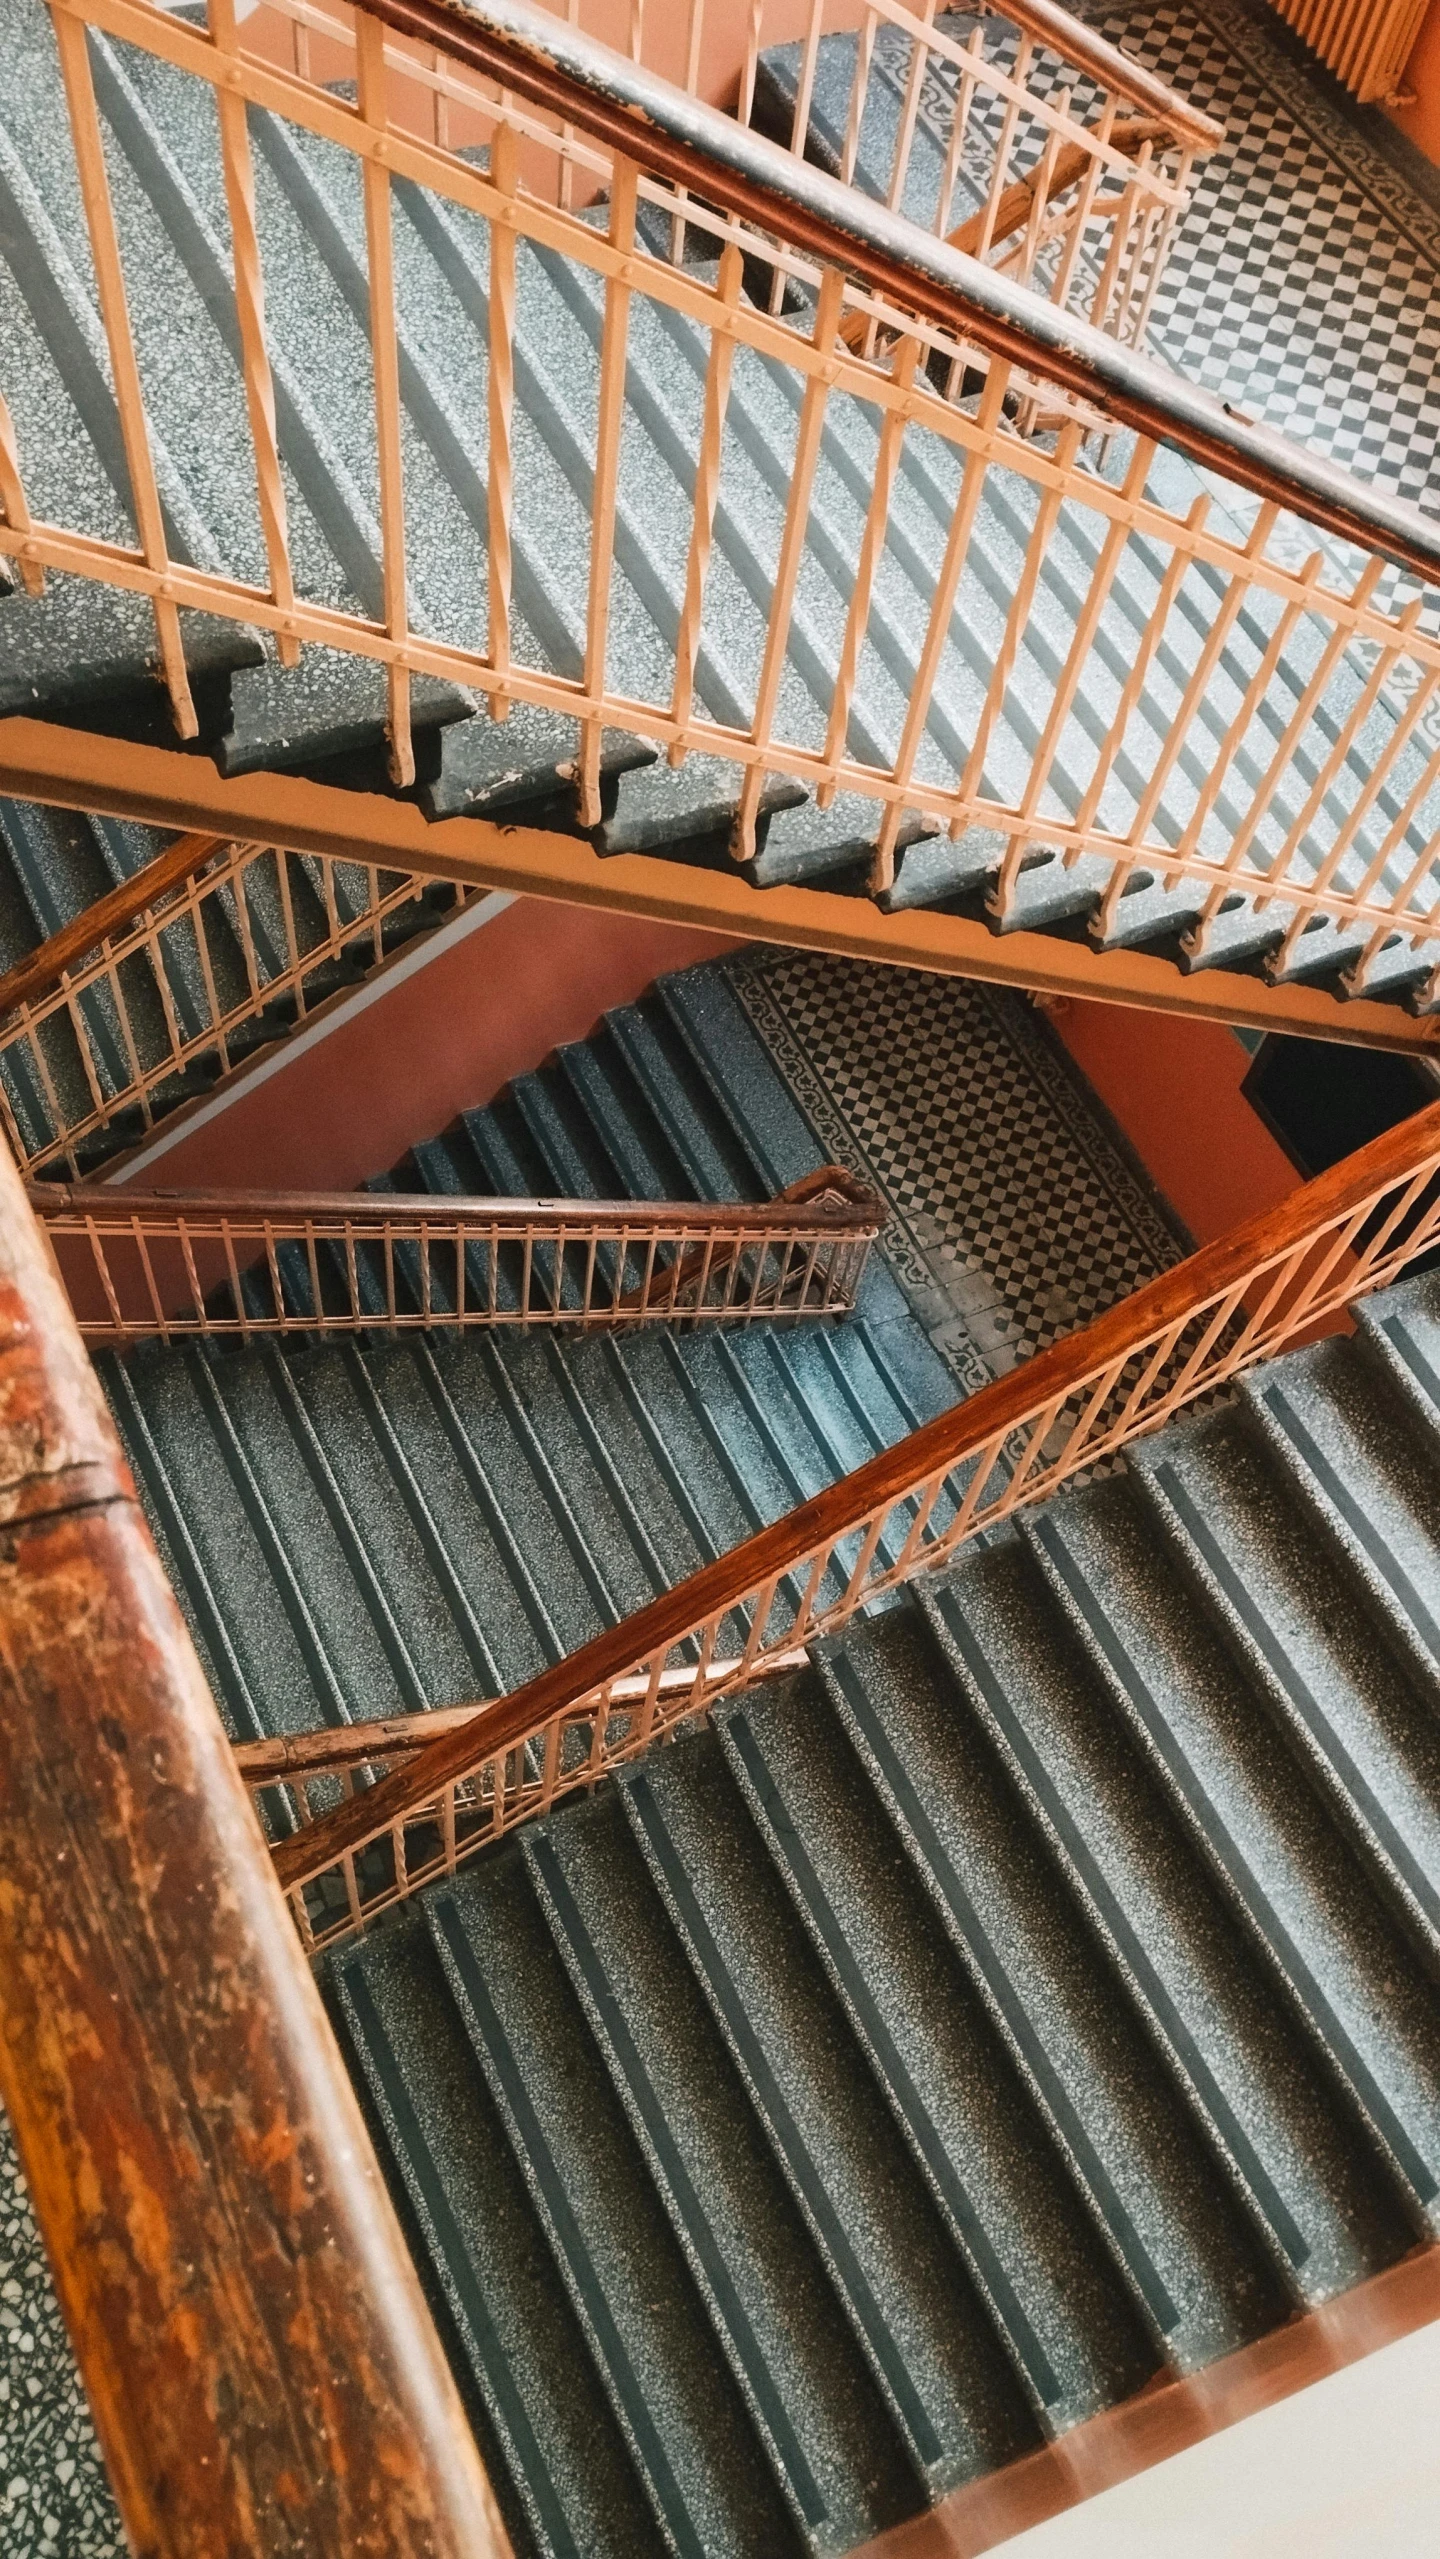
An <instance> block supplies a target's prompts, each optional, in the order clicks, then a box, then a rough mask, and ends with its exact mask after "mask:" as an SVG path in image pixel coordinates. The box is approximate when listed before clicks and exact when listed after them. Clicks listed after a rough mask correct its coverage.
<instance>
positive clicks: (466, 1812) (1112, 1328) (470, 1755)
mask: <svg viewBox="0 0 1440 2559" xmlns="http://www.w3.org/2000/svg"><path fill="white" fill-rule="evenodd" d="M1437 1234H1440V1104H1437V1105H1435V1106H1434V1107H1433V1108H1431V1109H1428V1110H1426V1111H1424V1112H1422V1113H1420V1114H1419V1115H1418V1116H1417V1117H1415V1118H1414V1119H1411V1120H1407V1121H1405V1122H1404V1123H1403V1124H1402V1125H1401V1126H1400V1127H1398V1128H1396V1129H1393V1130H1391V1131H1390V1132H1389V1133H1388V1134H1387V1135H1385V1136H1383V1137H1381V1138H1377V1139H1376V1140H1375V1142H1374V1143H1373V1144H1372V1145H1370V1146H1367V1147H1365V1148H1362V1149H1361V1150H1360V1152H1359V1153H1358V1154H1356V1155H1353V1156H1351V1157H1350V1158H1349V1159H1348V1160H1347V1161H1346V1162H1345V1163H1343V1164H1341V1165H1339V1166H1337V1167H1336V1168H1335V1169H1334V1170H1333V1171H1332V1172H1329V1173H1325V1174H1322V1175H1321V1176H1320V1178H1319V1179H1318V1180H1316V1181H1314V1182H1311V1183H1309V1184H1307V1185H1306V1186H1305V1187H1304V1188H1303V1189H1301V1190H1298V1191H1296V1192H1295V1194H1294V1195H1293V1197H1292V1198H1290V1199H1288V1200H1287V1201H1285V1202H1284V1204H1283V1205H1282V1206H1281V1207H1280V1208H1278V1209H1275V1210H1272V1211H1269V1212H1267V1213H1266V1214H1265V1215H1264V1216H1262V1217H1258V1218H1254V1219H1252V1220H1250V1221H1249V1222H1248V1223H1247V1224H1245V1225H1243V1226H1241V1227H1238V1228H1236V1229H1235V1231H1234V1232H1233V1233H1231V1234H1230V1235H1227V1236H1225V1237H1224V1238H1222V1239H1221V1240H1220V1241H1219V1242H1217V1243H1214V1244H1209V1245H1206V1246H1205V1247H1204V1248H1203V1249H1202V1250H1201V1251H1200V1252H1198V1253H1196V1254H1194V1255H1192V1256H1191V1258H1190V1259H1189V1260H1188V1261H1185V1262H1182V1263H1180V1264H1179V1265H1178V1266H1177V1267H1176V1268H1175V1269H1174V1270H1172V1271H1168V1272H1166V1273H1165V1274H1164V1275H1163V1277H1161V1278H1160V1279H1157V1280H1154V1281H1152V1282H1151V1283H1150V1284H1149V1285H1148V1286H1147V1287H1145V1288H1142V1289H1139V1290H1137V1292H1136V1293H1135V1295H1134V1296H1132V1297H1129V1298H1126V1299H1124V1300H1123V1301H1122V1302H1121V1304H1120V1305H1118V1306H1115V1307H1112V1308H1111V1309H1110V1311H1109V1313H1108V1314H1105V1315H1102V1316H1100V1317H1099V1318H1098V1319H1097V1321H1096V1322H1094V1323H1093V1324H1089V1325H1087V1326H1085V1327H1084V1328H1083V1329H1082V1330H1081V1331H1079V1332H1076V1333H1072V1334H1071V1335H1070V1336H1069V1337H1068V1338H1067V1339H1066V1340H1064V1341H1062V1342H1057V1343H1056V1344H1055V1345H1054V1346H1053V1347H1052V1348H1051V1349H1050V1350H1048V1351H1044V1352H1042V1353H1041V1354H1040V1355H1039V1356H1038V1357H1037V1358H1035V1359H1032V1360H1029V1361H1027V1362H1025V1363H1024V1364H1023V1365H1022V1366H1020V1367H1018V1368H1016V1369H1013V1370H1012V1371H1011V1372H1010V1374H1009V1375H1008V1376H1007V1377H1003V1378H1001V1379H999V1380H998V1381H997V1382H996V1383H995V1384H994V1385H991V1386H987V1387H984V1388H983V1389H982V1390H981V1391H980V1392H979V1393H978V1394H976V1395H972V1396H971V1397H969V1398H968V1400H967V1401H966V1402H965V1403H963V1404H959V1405H957V1406H956V1407H955V1408H954V1409H953V1410H952V1411H950V1412H947V1413H943V1414H941V1415H940V1416H939V1418H938V1419H937V1420H935V1421H933V1422H930V1423H927V1424H926V1425H925V1426H924V1427H923V1428H922V1429H920V1430H917V1431H915V1432H912V1433H911V1435H910V1436H909V1437H908V1438H906V1439H903V1440H901V1441H900V1442H899V1443H898V1444H897V1445H896V1446H895V1447H894V1448H891V1449H889V1450H887V1451H886V1452H884V1453H883V1454H882V1455H881V1456H879V1457H876V1458H873V1459H872V1460H871V1461H870V1462H869V1463H868V1464H867V1465H865V1466H862V1467H860V1468H858V1469H857V1470H856V1472H855V1473H854V1474H852V1475H848V1476H846V1477H844V1478H843V1479H842V1480H841V1481H840V1482H839V1483H836V1484H833V1485H832V1486H831V1487H830V1488H829V1490H828V1491H827V1492H824V1493H821V1494H818V1495H817V1496H816V1497H815V1498H814V1499H813V1500H811V1501H808V1502H805V1503H803V1504H802V1505H801V1506H800V1507H799V1508H798V1509H797V1510H793V1511H790V1512H788V1513H787V1514H786V1515H785V1516H784V1517H783V1518H781V1519H778V1520H776V1521H775V1522H774V1523H773V1525H772V1526H770V1527H769V1528H765V1529H762V1530H761V1531H760V1532H759V1533H758V1534H757V1535H756V1536H754V1537H751V1538H748V1539H747V1540H746V1541H745V1542H744V1543H743V1544H742V1545H740V1546H737V1547H736V1548H735V1549H734V1550H733V1551H732V1552H731V1553H730V1554H728V1555H725V1556H722V1557H720V1558H719V1560H718V1561H717V1562H715V1563H713V1564H710V1565H706V1566H705V1567H704V1568H703V1569H702V1570H701V1571H699V1572H698V1573H695V1574H692V1575H691V1577H690V1578H689V1579H688V1580H687V1581H684V1582H682V1583H680V1584H679V1585H678V1586H677V1588H676V1589H674V1590H673V1591H670V1592H668V1593H667V1594H666V1595H665V1596H664V1597H662V1598H660V1599H657V1600H655V1601H654V1602H652V1604H651V1605H650V1606H649V1607H647V1608H644V1609H642V1610H641V1611H639V1613H638V1614H637V1615H636V1616H634V1617H631V1618H628V1619H626V1620H625V1621H624V1623H623V1624H621V1625H618V1626H614V1627H611V1628H610V1629H608V1630H607V1631H606V1632H605V1633H603V1634H601V1635H598V1636H596V1637H595V1638H594V1639H593V1640H592V1641H591V1642H590V1643H588V1644H585V1645H583V1646H582V1647H581V1648H580V1649H579V1651H577V1652H575V1653H573V1654H571V1655H570V1656H569V1657H568V1659H566V1660H565V1661H562V1662H559V1663H557V1664H556V1665H555V1666H554V1667H553V1668H552V1669H550V1670H547V1671H544V1672H542V1673H541V1674H540V1676H539V1677H538V1678H536V1679H533V1680H531V1681H530V1682H529V1683H528V1685H527V1686H526V1687H524V1688H522V1689H520V1690H518V1691H517V1692H516V1693H515V1694H514V1695H513V1696H511V1697H507V1698H501V1699H496V1700H493V1701H491V1702H489V1703H487V1704H484V1705H478V1706H476V1707H475V1708H474V1709H473V1710H472V1711H471V1712H470V1713H469V1715H465V1714H456V1713H453V1712H452V1713H449V1714H448V1715H447V1717H446V1721H445V1724H444V1726H443V1728H437V1729H436V1733H435V1737H434V1738H433V1739H431V1740H429V1741H428V1742H427V1741H426V1740H425V1738H424V1734H423V1730H422V1729H421V1728H422V1727H423V1723H424V1718H423V1717H421V1718H407V1719H406V1720H405V1727H404V1731H403V1733H401V1732H400V1731H399V1730H397V1732H396V1735H395V1740H394V1745H393V1758H392V1756H391V1752H390V1751H389V1750H387V1748H386V1747H385V1746H384V1735H383V1732H382V1733H381V1734H380V1735H378V1736H376V1739H375V1744H374V1747H373V1748H368V1747H367V1749H366V1752H365V1756H364V1759H363V1761H361V1762H360V1763H359V1764H357V1762H356V1760H355V1758H354V1756H353V1755H352V1754H351V1752H350V1751H349V1750H348V1749H347V1747H346V1742H345V1737H344V1736H340V1737H339V1738H338V1742H336V1743H335V1745H334V1747H333V1748H332V1753H331V1756H330V1757H329V1759H328V1760H327V1758H326V1756H325V1750H324V1744H323V1739H322V1738H321V1737H317V1740H316V1746H315V1749H314V1751H313V1754H312V1755H311V1756H308V1757H305V1756H304V1755H303V1754H302V1758H301V1760H297V1762H296V1770H297V1773H300V1774H303V1779H304V1783H303V1785H300V1786H294V1785H292V1786H291V1788H290V1790H289V1792H288V1794H287V1795H286V1796H285V1799H284V1808H283V1820H284V1823H285V1824H286V1825H287V1826H288V1825H289V1824H291V1823H293V1824H294V1825H295V1827H294V1828H293V1829H292V1830H291V1832H290V1835H289V1836H287V1837H284V1838H282V1839H280V1840H278V1842H277V1844H276V1847H275V1851H274V1855H275V1863H276V1868H277V1871H278V1873H279V1875H280V1879H281V1881H282V1883H283V1885H284V1887H285V1890H286V1891H287V1892H288V1893H289V1895H290V1898H291V1903H292V1906H293V1908H294V1910H295V1915H296V1919H297V1921H298V1923H299V1927H300V1931H301V1934H302V1936H303V1938H304V1940H305V1942H306V1944H307V1945H310V1946H320V1945H326V1944H329V1943H331V1942H333V1941H334V1940H336V1939H338V1938H341V1937H344V1936H346V1935H348V1934H349V1933H350V1932H351V1931H353V1930H354V1929H355V1928H357V1927H359V1926H361V1925H362V1924H363V1923H364V1922H365V1921H366V1920H367V1919H368V1918H369V1917H370V1916H371V1915H372V1913H374V1912H376V1911H379V1910H381V1909H384V1908H386V1907H388V1906H389V1905H390V1904H391V1903H393V1902H395V1901H398V1900H402V1899H403V1898H404V1897H405V1896H406V1895H407V1894H408V1893H411V1892H414V1891H415V1890H417V1889H418V1887H419V1886H421V1885H422V1884H424V1883H427V1882H429V1881H430V1880H431V1879H432V1878H434V1877H436V1876H439V1875H443V1874H449V1873H451V1872H453V1870H454V1868H455V1867H456V1865H457V1864H458V1863H460V1862H461V1861H462V1860H463V1859H464V1858H466V1857H469V1856H473V1855H475V1854H476V1853H477V1851H479V1850H481V1849H483V1848H485V1847H486V1846H487V1845H488V1844H489V1843H490V1842H491V1841H493V1840H496V1839H499V1838H501V1837H503V1836H504V1834H505V1833H506V1832H507V1831H509V1830H511V1829H513V1828H514V1827H515V1826H516V1825H517V1824H518V1823H520V1822H523V1821H528V1820H530V1819H531V1818H533V1816H534V1815H536V1814H537V1813H543V1812H546V1811H548V1810H549V1808H550V1806H551V1805H552V1804H554V1803H556V1802H558V1801H559V1800H560V1799H561V1798H562V1797H563V1796H564V1795H566V1794H568V1793H571V1792H573V1791H574V1790H575V1789H576V1788H577V1787H584V1786H589V1785H593V1784H594V1782H595V1780H596V1779H597V1778H599V1777H601V1776H603V1775H604V1774H605V1773H606V1772H607V1771H608V1770H611V1769H614V1768H618V1767H620V1766H622V1765H623V1764H624V1763H625V1762H626V1761H629V1760H632V1759H635V1758H637V1757H638V1756H639V1755H640V1754H641V1753H642V1752H644V1751H646V1750H648V1749H649V1748H651V1746H652V1745H653V1744H654V1743H655V1742H657V1741H659V1740H661V1739H662V1738H663V1737H664V1736H665V1735H666V1734H667V1733H671V1732H673V1731H674V1730H675V1729H676V1727H677V1726H679V1725H681V1724H683V1723H684V1722H685V1721H686V1720H687V1718H689V1717H691V1716H693V1715H696V1714H698V1713H701V1712H703V1711H704V1710H706V1709H707V1708H709V1707H711V1706H713V1705H714V1704H715V1703H716V1702H717V1701H718V1700H719V1699H720V1698H722V1697H725V1696H729V1695H733V1694H735V1693H736V1692H737V1691H739V1690H741V1689H743V1688H745V1687H748V1686H749V1685H751V1684H752V1683H753V1682H754V1681H756V1680H760V1679H763V1678H766V1677H768V1676H770V1675H771V1674H773V1673H774V1672H775V1671H776V1670H777V1669H779V1668H782V1667H786V1668H788V1667H791V1666H793V1664H794V1662H795V1660H796V1658H797V1656H798V1655H799V1653H800V1652H801V1651H802V1650H803V1648H804V1647H805V1646H806V1645H808V1644H810V1643H813V1642H814V1641H815V1640H816V1639H817V1638H819V1637H820V1636H823V1635H827V1634H832V1633H834V1632H835V1631H836V1630H837V1629H838V1628H840V1627H842V1626H844V1625H845V1624H846V1623H847V1622H848V1621H849V1620H850V1619H851V1618H852V1617H854V1616H855V1614H856V1613H857V1611H859V1610H860V1609H863V1608H865V1607H867V1606H868V1605H869V1604H870V1603H871V1602H872V1601H874V1600H876V1599H878V1598H879V1597H880V1596H881V1595H882V1594H883V1593H885V1592H887V1591H891V1590H895V1589H897V1588H899V1587H900V1586H901V1585H903V1584H904V1583H906V1582H909V1581H912V1580H914V1579H915V1578H917V1577H918V1576H919V1575H921V1574H925V1573H933V1572H936V1571H939V1570H941V1569H943V1567H944V1566H945V1565H947V1564H948V1563H950V1562H951V1560H952V1559H953V1558H954V1557H955V1556H956V1555H957V1554H958V1553H959V1552H960V1549H961V1548H962V1547H963V1546H964V1544H965V1543H966V1541H967V1539H969V1538H971V1537H973V1536H975V1535H976V1534H977V1533H978V1532H979V1531H980V1530H981V1529H984V1528H989V1527H991V1526H993V1525H994V1524H995V1523H996V1522H997V1521H1000V1520H1003V1519H1005V1518H1007V1517H1008V1516H1009V1515H1010V1513H1011V1512H1013V1511H1016V1510H1018V1509H1020V1508H1021V1507H1022V1506H1026V1505H1029V1504H1031V1503H1034V1502H1038V1501H1041V1500H1043V1499H1044V1498H1045V1497H1046V1496H1047V1495H1049V1494H1051V1493H1054V1492H1056V1491H1057V1490H1058V1489H1059V1488H1060V1486H1062V1485H1063V1484H1065V1483H1067V1482H1070V1481H1072V1480H1073V1479H1074V1478H1075V1477H1076V1476H1078V1475H1081V1474H1084V1473H1087V1472H1088V1471H1089V1470H1091V1469H1093V1468H1094V1467H1096V1466H1097V1465H1100V1464H1102V1463H1103V1462H1105V1461H1106V1460H1107V1459H1113V1458H1115V1457H1116V1456H1118V1455H1119V1454H1120V1452H1121V1451H1123V1450H1124V1449H1125V1448H1126V1446H1127V1445H1128V1444H1129V1443H1130V1442H1131V1441H1133V1440H1135V1439H1137V1438H1139V1437H1140V1436H1141V1435H1142V1434H1144V1433H1146V1432H1149V1431H1153V1430H1156V1429H1158V1428H1159V1427H1160V1425H1161V1424H1162V1423H1164V1422H1166V1421H1168V1420H1169V1419H1170V1418H1171V1417H1172V1415H1174V1414H1176V1413H1179V1412H1182V1411H1183V1410H1184V1409H1185V1408H1186V1407H1187V1406H1188V1405H1190V1404H1193V1403H1194V1402H1195V1400H1196V1399H1197V1397H1200V1396H1203V1395H1210V1394H1213V1393H1214V1392H1215V1391H1216V1390H1217V1389H1218V1388H1222V1387H1224V1386H1226V1385H1228V1384H1229V1383H1230V1381H1231V1380H1232V1379H1234V1378H1236V1377H1238V1376H1240V1375H1241V1374H1242V1373H1243V1372H1244V1371H1245V1370H1246V1369H1249V1368H1253V1367H1254V1366H1255V1365H1256V1363H1257V1362H1258V1361H1260V1360H1263V1359H1267V1358H1269V1357H1270V1356H1271V1355H1272V1354H1273V1353H1275V1352H1277V1351H1280V1350H1283V1349H1285V1348H1286V1346H1287V1345H1288V1344H1290V1343H1293V1342H1295V1341H1296V1340H1299V1339H1303V1338H1305V1337H1306V1336H1307V1335H1308V1334H1310V1333H1311V1332H1312V1331H1313V1330H1314V1329H1315V1328H1316V1327H1317V1326H1323V1325H1324V1324H1325V1323H1327V1322H1333V1321H1334V1320H1335V1319H1336V1318H1337V1317H1339V1316H1340V1315H1341V1314H1342V1312H1343V1310H1344V1308H1345V1307H1346V1306H1347V1305H1348V1304H1349V1303H1350V1302H1351V1301H1352V1300H1353V1299H1355V1298H1356V1297H1359V1296H1363V1295H1364V1294H1365V1293H1366V1292H1367V1291H1369V1290H1372V1289H1376V1288H1380V1287H1383V1286H1385V1285H1386V1283H1387V1282H1388V1281H1390V1280H1391V1279H1393V1278H1394V1277H1395V1276H1396V1275H1397V1274H1398V1273H1399V1272H1400V1271H1402V1270H1403V1269H1404V1268H1405V1266H1406V1264H1407V1263H1408V1262H1410V1261H1411V1260H1413V1258H1414V1257H1415V1256H1416V1255H1417V1254H1419V1253H1421V1252H1422V1251H1424V1250H1425V1249H1426V1248H1427V1246H1429V1245H1430V1244H1431V1243H1433V1241H1434V1240H1435V1238H1436V1236H1437ZM333 1738H334V1737H332V1740H333ZM295 1747H296V1745H294V1744H289V1745H287V1748H290V1749H293V1748H295ZM302 1762H303V1766H302ZM265 1765H266V1771H267V1772H268V1777H269V1779H277V1778H279V1777H280V1775H281V1772H280V1770H279V1768H278V1765H275V1766H272V1765H271V1764H270V1763H268V1762H267V1763H266V1764H265ZM327 1780H328V1783H327V1782H326V1781H327ZM256 1782H257V1784H258V1783H263V1782H267V1780H266V1774H265V1773H263V1772H262V1774H261V1775H260V1776H258V1777H257V1778H256ZM337 1796H340V1797H343V1800H337ZM317 1808H318V1809H317Z"/></svg>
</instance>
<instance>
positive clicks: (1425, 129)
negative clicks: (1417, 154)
mask: <svg viewBox="0 0 1440 2559" xmlns="http://www.w3.org/2000/svg"><path fill="white" fill-rule="evenodd" d="M1403 85H1404V86H1405V87H1406V88H1407V89H1413V90H1414V92H1415V104H1414V106H1413V107H1387V109H1386V113H1387V115H1388V116H1389V118H1390V121H1391V123H1392V124H1398V126H1399V127H1400V130H1401V132H1402V133H1403V134H1405V135H1406V136H1407V138H1408V139H1409V140H1410V141H1411V142H1413V143H1414V145H1415V148H1416V150H1417V151H1423V152H1424V154H1425V157H1426V159H1427V160H1440V0H1430V6H1429V8H1428V9H1427V10H1426V12H1425V15H1424V17H1423V18H1422V19H1421V21H1420V33H1419V34H1418V36H1417V37H1416V39H1415V46H1414V51H1413V52H1412V53H1411V56H1410V59H1409V61H1408V62H1407V63H1406V65H1405V73H1404V83H1403Z"/></svg>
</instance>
